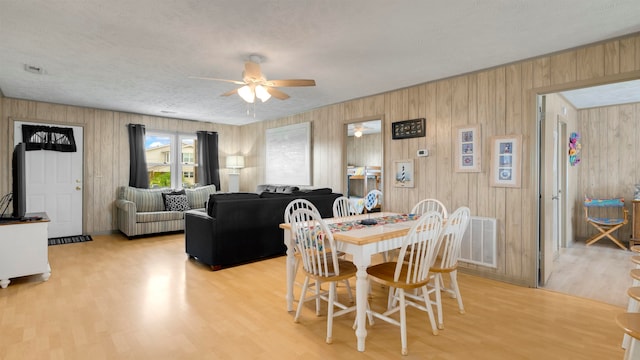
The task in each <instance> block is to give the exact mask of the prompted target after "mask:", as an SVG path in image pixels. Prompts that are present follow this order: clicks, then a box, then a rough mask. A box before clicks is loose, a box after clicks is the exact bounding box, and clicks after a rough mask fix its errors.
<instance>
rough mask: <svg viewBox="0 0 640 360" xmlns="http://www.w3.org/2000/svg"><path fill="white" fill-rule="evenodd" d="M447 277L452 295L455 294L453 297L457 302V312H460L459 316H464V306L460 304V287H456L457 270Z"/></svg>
mask: <svg viewBox="0 0 640 360" xmlns="http://www.w3.org/2000/svg"><path fill="white" fill-rule="evenodd" d="M449 277H450V278H451V288H452V289H453V293H454V294H455V297H456V299H457V300H458V310H459V311H460V314H464V305H463V304H462V295H460V287H459V286H458V270H454V271H452V272H450V273H449Z"/></svg>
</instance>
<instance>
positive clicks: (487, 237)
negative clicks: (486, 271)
mask: <svg viewBox="0 0 640 360" xmlns="http://www.w3.org/2000/svg"><path fill="white" fill-rule="evenodd" d="M496 221H497V220H496V219H494V218H487V217H479V216H472V217H471V221H469V226H468V227H467V231H466V232H465V233H464V236H463V237H462V244H461V246H460V259H459V260H460V261H462V262H466V263H470V264H476V265H482V266H488V267H492V268H495V267H497V264H496V248H497V244H496V240H497V239H496Z"/></svg>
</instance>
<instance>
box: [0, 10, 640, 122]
mask: <svg viewBox="0 0 640 360" xmlns="http://www.w3.org/2000/svg"><path fill="white" fill-rule="evenodd" d="M638 19H640V5H639V4H638V0H628V1H585V0H538V1H525V0H457V1H450V0H431V1H423V0H404V1H388V0H349V1H339V0H317V1H316V0H306V1H301V0H289V1H275V0H271V1H264V0H234V1H211V0H181V1H175V0H134V1H131V0H110V1H104V0H83V1H72V0H23V1H20V0H0V90H1V91H2V92H3V94H4V95H5V96H7V97H12V98H20V99H30V100H38V101H45V102H52V103H61V104H70V105H78V106H87V107H92V108H101V109H109V110H117V111H125V112H134V113H141V114H149V115H157V116H166V117H175V118H183V119H193V120H202V121H211V122H218V123H227V124H236V125H241V124H246V123H250V122H254V121H261V120H269V119H274V118H279V117H283V116H288V115H292V114H296V113H300V112H303V111H306V110H310V109H313V108H317V107H321V106H324V105H327V104H333V103H338V102H342V101H346V100H349V99H354V98H359V97H363V96H368V95H373V94H378V93H381V92H385V91H389V90H393V89H398V88H403V87H407V86H411V85H415V84H419V83H423V82H427V81H431V80H435V79H440V78H445V77H449V76H453V75H457V74H461V73H466V72H470V71H474V70H479V69H484V68H488V67H492V66H496V65H500V64H505V63H509V62H513V61H517V60H521V59H525V58H530V57H534V56H538V55H542V54H548V53H552V52H555V51H559V50H563V49H567V48H572V47H577V46H581V45H585V44H589V43H593V42H597V41H600V40H604V39H609V38H613V37H617V36H622V35H625V34H629V33H635V32H638V31H640V21H639V20H638ZM252 53H258V54H261V55H263V56H264V57H265V61H264V63H263V64H262V71H263V73H264V74H265V75H266V77H267V78H268V79H288V78H310V79H315V80H316V82H317V86H316V87H303V88H282V90H284V91H285V92H287V93H288V94H289V95H290V96H291V98H290V99H288V100H285V101H280V100H277V99H271V100H269V101H268V102H266V103H259V104H256V105H255V108H254V107H253V106H247V104H246V103H244V102H243V101H242V100H241V99H240V98H239V97H238V96H236V95H233V96H230V97H221V96H220V94H222V93H224V92H227V91H229V90H232V89H234V86H235V85H234V84H231V83H225V82H214V81H204V80H197V79H191V78H189V76H205V77H215V78H225V79H238V80H239V79H240V78H241V72H242V68H243V61H244V60H246V59H247V58H248V56H249V55H250V54H252ZM25 65H30V66H34V67H36V68H40V69H42V70H43V74H42V75H37V74H33V73H30V72H26V71H25V70H24V67H25Z"/></svg>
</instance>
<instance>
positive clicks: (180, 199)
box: [165, 195, 191, 211]
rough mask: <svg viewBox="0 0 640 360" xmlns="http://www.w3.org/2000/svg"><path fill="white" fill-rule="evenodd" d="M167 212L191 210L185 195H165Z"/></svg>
mask: <svg viewBox="0 0 640 360" xmlns="http://www.w3.org/2000/svg"><path fill="white" fill-rule="evenodd" d="M165 199H166V201H167V211H186V210H191V208H190V207H189V200H187V195H167V196H166V197H165Z"/></svg>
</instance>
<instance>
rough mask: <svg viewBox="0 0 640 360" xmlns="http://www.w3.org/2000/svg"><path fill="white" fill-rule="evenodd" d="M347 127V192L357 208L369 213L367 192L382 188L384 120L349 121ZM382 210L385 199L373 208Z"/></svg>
mask: <svg viewBox="0 0 640 360" xmlns="http://www.w3.org/2000/svg"><path fill="white" fill-rule="evenodd" d="M345 127H346V151H345V153H346V165H347V168H346V171H345V181H346V187H345V189H346V191H345V195H346V196H348V197H349V199H350V200H351V202H352V204H353V205H354V207H355V209H356V211H358V212H359V213H364V212H367V210H366V208H365V207H364V199H365V197H366V195H367V193H368V192H369V191H371V190H374V189H377V190H380V191H382V189H383V187H382V172H383V168H382V164H383V159H382V158H383V155H382V154H383V149H382V146H383V141H382V139H383V138H382V120H380V119H373V120H366V121H358V122H350V123H347V124H345ZM381 210H382V199H380V203H379V204H378V205H377V206H375V207H374V208H373V210H372V211H374V212H375V211H381Z"/></svg>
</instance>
